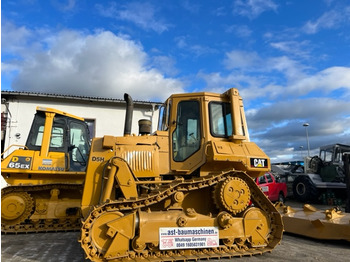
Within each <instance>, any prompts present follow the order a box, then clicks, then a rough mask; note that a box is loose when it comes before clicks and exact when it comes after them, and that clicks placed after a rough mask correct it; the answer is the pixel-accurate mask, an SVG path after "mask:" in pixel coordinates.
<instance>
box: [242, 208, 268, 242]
mask: <svg viewBox="0 0 350 262" xmlns="http://www.w3.org/2000/svg"><path fill="white" fill-rule="evenodd" d="M243 221H244V227H245V231H246V235H247V236H250V244H251V246H252V247H264V246H267V245H268V242H269V235H270V231H271V225H270V220H269V218H268V215H267V214H266V213H265V211H263V210H261V209H260V208H257V207H252V208H249V209H247V210H246V211H245V212H244V214H243Z"/></svg>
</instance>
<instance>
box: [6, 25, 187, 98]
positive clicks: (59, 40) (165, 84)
mask: <svg viewBox="0 0 350 262" xmlns="http://www.w3.org/2000/svg"><path fill="white" fill-rule="evenodd" d="M44 39H49V42H45V43H42V45H46V48H45V49H41V50H40V51H37V52H35V53H32V54H31V55H28V54H25V55H23V61H22V62H17V67H18V68H19V70H20V72H19V74H18V75H17V77H16V78H15V79H14V81H13V83H12V88H13V89H15V90H20V91H34V92H46V93H48V92H49V93H57V91H58V90H59V92H60V93H62V94H71V95H81V96H100V97H112V98H121V97H122V96H123V93H124V92H128V93H129V94H130V95H131V96H132V97H133V98H134V99H138V100H153V101H154V100H157V101H162V100H164V99H165V98H167V97H168V96H169V95H170V94H172V93H178V92H183V84H182V83H181V82H180V81H178V80H176V79H174V78H166V77H165V76H164V74H163V73H162V72H161V71H160V70H159V69H156V68H155V67H153V66H152V65H151V64H150V61H152V60H153V59H152V57H149V56H148V54H146V53H145V52H144V51H143V49H142V46H141V45H139V44H137V43H135V42H134V41H131V40H129V39H127V38H125V37H121V36H116V35H114V34H113V33H111V32H109V31H101V32H97V33H95V34H87V35H86V34H83V33H82V32H78V31H72V30H66V31H61V32H59V33H57V34H55V35H51V36H50V37H49V36H47V37H46V38H44ZM45 41H46V40H45ZM23 48H24V47H23ZM165 60H166V59H165V58H164V57H163V61H165ZM8 64H9V65H7V66H8V67H10V66H11V62H8ZM168 70H170V69H169V68H168ZM168 74H170V72H168Z"/></svg>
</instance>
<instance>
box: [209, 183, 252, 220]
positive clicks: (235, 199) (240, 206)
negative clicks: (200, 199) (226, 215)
mask: <svg viewBox="0 0 350 262" xmlns="http://www.w3.org/2000/svg"><path fill="white" fill-rule="evenodd" d="M250 197H251V195H250V190H249V187H248V185H247V183H246V182H245V181H244V180H243V179H241V178H238V177H230V178H228V179H226V180H225V181H223V182H221V183H219V184H218V185H217V186H216V188H215V203H216V204H217V206H218V207H219V208H220V209H223V210H227V211H229V212H231V214H233V215H235V214H238V213H240V212H242V211H244V210H245V209H246V208H247V207H248V205H249V202H250Z"/></svg>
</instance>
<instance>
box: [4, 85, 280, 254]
mask: <svg viewBox="0 0 350 262" xmlns="http://www.w3.org/2000/svg"><path fill="white" fill-rule="evenodd" d="M124 98H125V100H126V104H127V110H126V119H125V128H124V136H122V137H113V136H104V137H100V138H94V139H93V140H92V142H91V145H90V143H89V135H88V128H87V126H86V124H85V123H84V119H82V118H79V117H76V116H73V115H70V114H67V113H64V112H61V111H59V110H55V109H51V108H41V107H38V108H37V113H36V115H35V118H34V121H33V124H32V128H31V130H30V134H29V136H28V139H27V143H26V145H25V146H22V147H21V148H20V149H17V150H14V151H13V152H12V153H10V154H9V155H8V156H7V157H6V158H4V159H2V163H1V171H2V176H3V177H4V178H5V180H6V181H7V183H8V184H9V186H8V187H6V188H4V189H2V198H1V204H2V206H1V217H2V219H1V224H2V232H5V233H8V232H14V233H18V232H39V231H60V230H72V229H77V228H79V229H80V230H81V237H80V240H79V241H80V242H81V246H82V248H83V250H84V251H85V253H86V257H87V258H89V259H90V260H92V261H108V260H119V259H124V258H130V259H134V258H154V259H157V260H168V259H171V260H192V259H200V258H222V257H234V256H244V255H253V254H262V253H264V252H267V251H271V250H272V249H273V248H274V247H275V246H276V245H277V244H278V243H279V242H280V241H281V238H282V233H283V223H282V219H281V215H280V213H279V212H278V211H277V209H276V208H275V207H274V205H273V204H272V203H271V202H270V201H269V200H268V199H267V197H266V196H265V194H264V193H263V192H262V191H261V190H260V188H259V187H258V186H257V185H256V184H255V182H254V180H253V178H255V177H258V176H260V175H262V174H264V173H265V172H266V171H268V170H269V169H270V160H269V158H268V156H267V155H266V154H265V153H264V152H263V151H262V150H261V149H260V148H259V147H258V146H257V145H256V144H255V143H253V142H251V141H250V138H249V134H248V128H247V123H246V119H245V113H244V108H243V101H242V98H241V97H240V95H239V93H238V90H237V89H235V88H232V89H229V90H227V91H226V92H224V93H223V94H215V93H209V92H201V93H188V94H174V95H172V96H171V97H170V98H169V99H167V100H166V102H165V103H164V105H163V106H162V107H161V108H160V109H159V113H160V115H159V124H158V128H157V131H155V132H154V133H152V134H151V125H150V121H149V120H140V121H139V134H138V135H134V134H131V124H132V111H133V101H132V99H131V97H130V96H129V95H127V94H125V97H124Z"/></svg>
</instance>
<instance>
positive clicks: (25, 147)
mask: <svg viewBox="0 0 350 262" xmlns="http://www.w3.org/2000/svg"><path fill="white" fill-rule="evenodd" d="M13 146H18V147H23V148H24V149H27V150H28V149H29V148H28V147H27V146H24V145H10V146H9V147H8V148H6V149H5V150H4V152H2V153H1V158H2V155H3V154H5V153H6V152H7V151H8V150H9V149H10V148H11V147H13Z"/></svg>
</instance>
